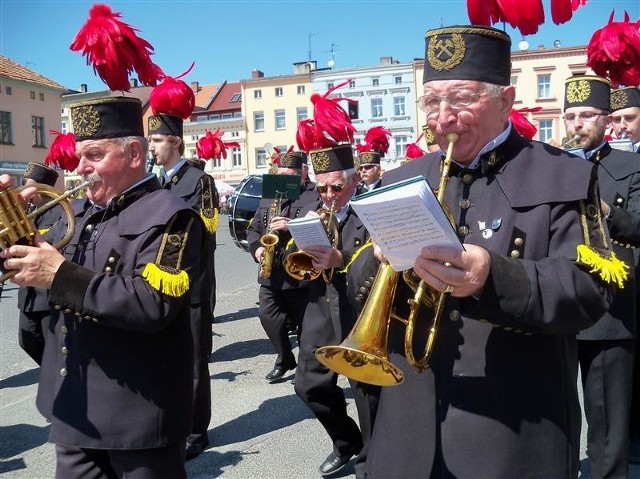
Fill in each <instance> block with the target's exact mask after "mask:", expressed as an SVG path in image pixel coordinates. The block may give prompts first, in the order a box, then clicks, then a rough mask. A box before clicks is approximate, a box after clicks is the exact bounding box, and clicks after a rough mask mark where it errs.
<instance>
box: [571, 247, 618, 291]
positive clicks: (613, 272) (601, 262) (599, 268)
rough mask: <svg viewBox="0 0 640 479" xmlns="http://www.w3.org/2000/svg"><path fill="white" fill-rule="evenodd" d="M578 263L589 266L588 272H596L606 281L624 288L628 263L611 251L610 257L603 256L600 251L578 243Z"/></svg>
mask: <svg viewBox="0 0 640 479" xmlns="http://www.w3.org/2000/svg"><path fill="white" fill-rule="evenodd" d="M577 261H578V263H582V264H584V265H585V266H589V267H591V270H590V271H589V273H596V272H597V273H598V274H600V278H601V279H602V280H603V281H605V282H607V283H616V284H617V285H618V287H619V288H624V282H625V281H626V279H627V278H628V277H629V272H628V270H629V265H627V264H626V263H625V262H624V261H621V260H619V259H618V258H617V257H616V255H615V254H614V253H613V252H612V253H611V257H610V258H603V257H602V255H600V253H598V252H597V251H595V250H593V249H591V248H590V247H589V246H587V245H583V244H581V245H578V258H577Z"/></svg>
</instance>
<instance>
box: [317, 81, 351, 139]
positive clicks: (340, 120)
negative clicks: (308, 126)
mask: <svg viewBox="0 0 640 479" xmlns="http://www.w3.org/2000/svg"><path fill="white" fill-rule="evenodd" d="M349 82H351V79H349V80H346V81H344V82H342V83H340V84H338V85H336V86H334V87H332V88H330V89H329V91H327V92H326V93H325V94H324V95H322V96H320V94H319V93H314V94H313V95H311V103H313V121H314V123H315V125H316V128H319V129H320V131H323V132H324V133H326V134H327V135H329V136H330V137H331V139H333V140H334V141H335V142H336V143H342V142H349V143H352V142H353V134H354V133H355V132H356V127H355V126H353V125H352V124H351V118H349V113H347V112H346V110H345V109H344V108H342V107H341V106H340V105H338V102H339V101H341V100H346V101H348V102H352V103H357V102H356V101H355V100H350V99H348V98H329V95H331V93H333V92H334V91H335V90H337V89H338V88H340V87H342V86H344V85H347V84H349Z"/></svg>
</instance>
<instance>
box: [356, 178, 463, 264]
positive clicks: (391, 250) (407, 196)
mask: <svg viewBox="0 0 640 479" xmlns="http://www.w3.org/2000/svg"><path fill="white" fill-rule="evenodd" d="M351 207H352V208H353V209H354V210H355V212H356V213H357V214H358V217H359V218H360V220H361V221H362V223H363V224H364V225H365V227H366V228H367V230H368V231H369V234H370V235H371V239H372V240H373V242H374V243H376V244H377V245H378V246H379V247H380V249H381V250H382V253H383V254H384V255H385V257H386V258H387V260H388V261H389V263H390V264H391V266H392V267H393V269H394V270H396V271H404V270H407V269H409V268H412V267H413V263H414V262H415V259H416V258H417V257H418V256H419V255H420V250H421V249H422V248H423V247H425V246H432V245H433V246H449V247H453V248H456V249H458V250H460V251H462V250H463V249H464V247H463V246H462V243H461V242H460V239H459V238H458V235H457V234H456V232H455V230H454V228H453V227H452V226H451V223H450V222H449V219H448V218H447V215H446V214H445V212H444V209H443V208H442V206H441V205H440V203H439V202H438V200H437V198H436V196H435V195H434V194H433V190H432V189H431V186H430V185H429V183H428V182H427V179H426V178H425V177H424V176H416V177H414V178H409V179H407V180H404V181H400V182H398V183H394V184H391V185H388V186H383V187H382V188H378V189H375V190H371V191H368V192H367V193H363V194H361V195H358V196H356V197H355V198H354V199H353V200H352V201H351Z"/></svg>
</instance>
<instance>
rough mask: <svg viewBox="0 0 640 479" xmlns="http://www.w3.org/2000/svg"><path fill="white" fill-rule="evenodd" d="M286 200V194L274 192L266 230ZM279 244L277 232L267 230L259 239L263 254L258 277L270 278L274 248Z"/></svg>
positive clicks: (274, 253)
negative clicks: (274, 195)
mask: <svg viewBox="0 0 640 479" xmlns="http://www.w3.org/2000/svg"><path fill="white" fill-rule="evenodd" d="M285 198H286V193H282V192H281V191H276V197H275V198H274V200H273V202H272V203H271V206H269V211H268V213H267V228H270V225H271V220H272V219H273V218H275V217H276V216H278V215H279V214H280V209H281V208H282V202H283V201H284V199H285ZM279 242H280V237H279V236H278V232H277V231H274V230H272V229H269V230H268V231H267V232H266V233H265V234H263V235H262V236H261V237H260V244H261V245H262V246H263V247H264V252H263V253H262V257H261V258H260V273H259V274H260V277H261V278H264V279H268V278H269V277H271V270H272V269H273V260H274V258H275V255H276V246H277V245H278V243H279Z"/></svg>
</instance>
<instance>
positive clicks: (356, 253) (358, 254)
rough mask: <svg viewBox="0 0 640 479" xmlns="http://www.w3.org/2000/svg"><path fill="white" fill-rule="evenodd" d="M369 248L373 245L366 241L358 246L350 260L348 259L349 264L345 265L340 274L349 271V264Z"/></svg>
mask: <svg viewBox="0 0 640 479" xmlns="http://www.w3.org/2000/svg"><path fill="white" fill-rule="evenodd" d="M370 246H373V243H372V242H371V241H367V242H366V243H365V244H363V245H362V246H360V248H358V249H357V250H356V251H355V253H353V254H352V255H351V259H349V262H348V263H347V265H346V266H345V267H344V268H343V269H341V270H340V273H346V272H347V271H348V270H349V266H351V264H352V263H353V262H354V261H355V260H356V258H357V257H358V256H360V253H362V252H363V251H364V250H365V249H367V248H369V247H370Z"/></svg>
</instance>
